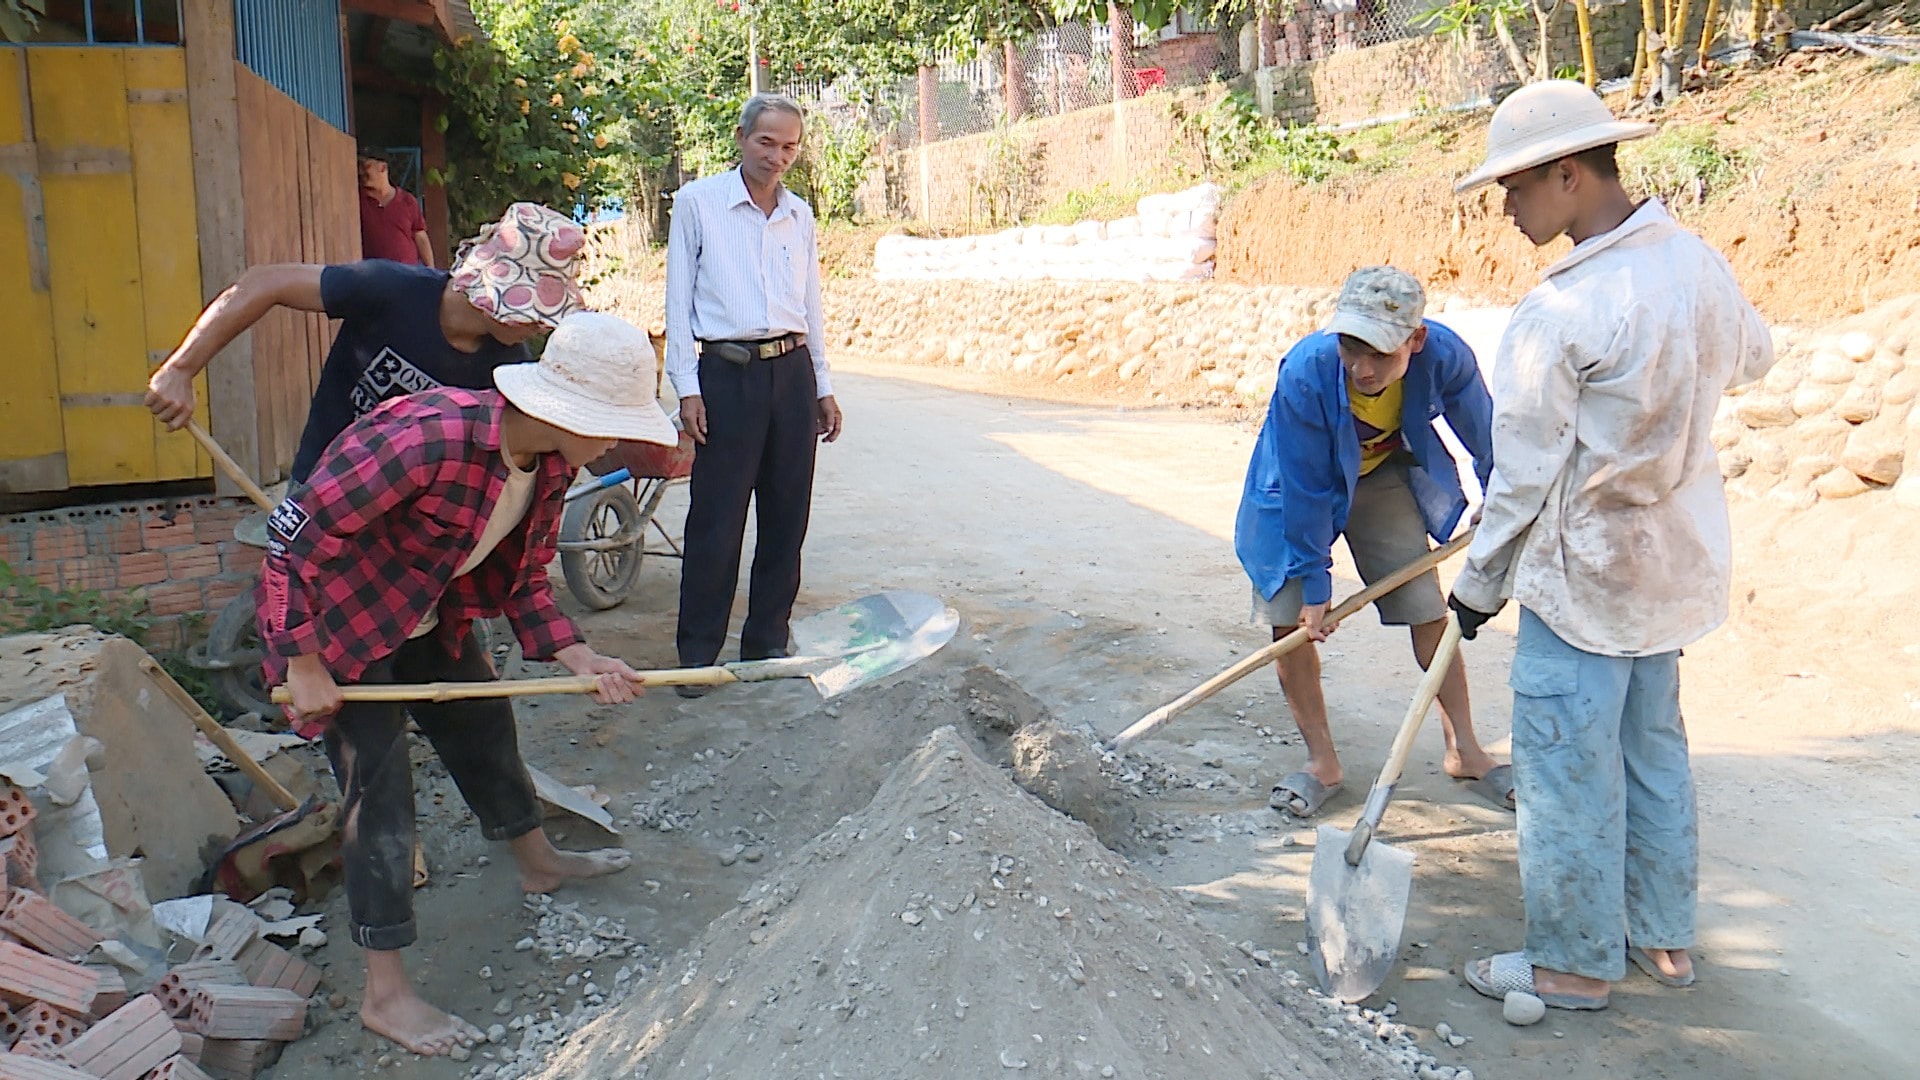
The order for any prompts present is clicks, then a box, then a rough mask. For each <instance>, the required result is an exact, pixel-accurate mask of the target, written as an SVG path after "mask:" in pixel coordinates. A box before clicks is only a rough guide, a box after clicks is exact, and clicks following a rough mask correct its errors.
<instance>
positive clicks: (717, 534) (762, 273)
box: [666, 94, 840, 697]
mask: <svg viewBox="0 0 1920 1080" xmlns="http://www.w3.org/2000/svg"><path fill="white" fill-rule="evenodd" d="M804 130H805V116H804V114H803V113H802V112H801V110H800V106H799V105H798V104H796V103H795V102H794V101H793V100H792V99H791V98H788V97H785V96H784V95H780V94H755V95H754V96H753V97H752V98H750V99H749V100H748V101H747V104H746V107H745V108H744V109H742V110H741V112H740V126H739V128H737V129H736V130H735V132H734V140H735V142H736V143H737V144H738V146H739V149H740V165H739V167H738V168H735V169H730V170H728V171H727V172H724V173H721V174H720V175H718V176H713V177H707V178H705V179H701V180H695V181H694V182H692V183H690V184H687V185H686V186H684V187H682V188H681V189H680V190H679V191H678V192H677V193H676V194H675V195H674V200H673V223H672V227H671V228H670V230H669V232H668V240H667V310H666V322H667V343H666V348H667V356H666V364H667V375H668V377H669V378H670V379H672V381H673V387H674V392H675V393H677V394H678V395H679V396H680V419H681V423H682V426H683V427H684V428H685V429H686V431H687V433H688V434H690V435H691V436H693V441H694V443H695V445H696V449H695V452H694V459H693V477H692V483H691V492H690V498H691V502H690V505H689V506H688V509H687V526H686V560H685V562H684V563H683V564H682V569H681V580H680V626H679V630H678V633H677V635H676V644H677V646H678V648H679V654H680V663H681V664H682V665H684V666H687V667H703V666H706V665H709V664H712V663H714V662H715V661H716V660H718V659H719V657H720V650H721V648H722V646H723V645H725V643H726V638H727V625H728V622H729V620H730V619H731V616H732V612H733V596H734V590H735V589H736V588H737V587H738V585H739V580H740V555H741V548H742V545H743V543H744V540H745V535H746V527H747V504H748V502H749V500H751V501H752V503H753V505H754V509H755V513H756V523H757V527H758V532H757V539H756V541H755V544H754V552H753V570H752V574H751V577H750V580H749V587H748V599H747V619H746V623H745V624H744V625H743V626H742V628H741V631H740V657H741V659H743V660H763V659H766V658H768V657H777V656H785V655H787V652H788V636H787V632H788V623H789V621H790V620H791V618H792V615H793V601H794V597H795V596H797V595H798V594H799V591H800V549H801V546H802V544H803V543H804V542H805V540H806V536H807V518H808V514H809V511H810V509H811V506H812V501H813V467H814V451H815V442H816V440H825V441H826V442H832V441H834V440H835V439H837V438H839V437H840V407H839V405H838V404H836V403H835V401H834V398H833V387H832V384H831V383H830V382H829V380H828V375H827V358H826V352H825V349H824V344H825V340H824V339H825V333H824V330H823V325H822V318H821V312H820V266H819V256H818V253H817V249H816V245H815V241H814V223H813V211H812V209H811V208H810V207H808V206H807V204H806V202H805V201H804V200H802V199H801V198H800V197H799V196H797V195H795V194H794V193H793V192H791V191H789V190H787V188H786V186H785V185H783V184H782V183H781V179H782V177H784V176H785V175H786V173H787V170H788V169H789V168H791V167H792V165H793V162H794V158H795V157H796V156H797V155H798V154H799V152H800V140H801V136H802V134H803V132H804ZM680 692H681V694H682V696H685V697H697V696H699V694H700V692H701V690H700V688H695V687H682V688H681V690H680Z"/></svg>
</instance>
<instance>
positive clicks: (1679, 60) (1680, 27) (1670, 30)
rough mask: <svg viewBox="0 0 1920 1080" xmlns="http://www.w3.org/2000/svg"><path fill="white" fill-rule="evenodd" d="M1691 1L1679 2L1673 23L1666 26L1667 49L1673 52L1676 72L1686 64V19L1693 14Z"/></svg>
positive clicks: (1681, 0)
mask: <svg viewBox="0 0 1920 1080" xmlns="http://www.w3.org/2000/svg"><path fill="white" fill-rule="evenodd" d="M1692 9H1693V0H1680V3H1679V7H1678V8H1676V9H1675V11H1674V16H1673V22H1672V23H1670V24H1668V26H1667V37H1668V38H1669V39H1670V40H1669V41H1668V42H1667V48H1669V49H1672V50H1673V64H1674V70H1676V71H1678V70H1681V69H1683V68H1685V67H1686V64H1687V17H1688V16H1689V15H1692V14H1693V10H1692Z"/></svg>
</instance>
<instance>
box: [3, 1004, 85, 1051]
mask: <svg viewBox="0 0 1920 1080" xmlns="http://www.w3.org/2000/svg"><path fill="white" fill-rule="evenodd" d="M15 1019H17V1020H18V1021H19V1022H20V1037H21V1038H23V1039H41V1040H44V1041H45V1042H47V1043H48V1044H50V1045H52V1046H65V1045H67V1044H68V1043H70V1042H72V1041H73V1040H75V1039H77V1038H79V1037H80V1034H81V1033H82V1032H84V1031H86V1030H87V1025H86V1022H85V1021H83V1020H81V1019H79V1018H78V1017H73V1016H68V1015H67V1014H66V1013H63V1012H61V1011H60V1010H59V1009H56V1008H54V1007H53V1006H51V1005H49V1004H47V1003H46V1002H44V1001H36V1002H34V1003H33V1004H31V1005H29V1006H27V1007H26V1008H24V1009H22V1010H20V1012H19V1013H18V1014H17V1015H16V1016H15Z"/></svg>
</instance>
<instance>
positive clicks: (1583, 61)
mask: <svg viewBox="0 0 1920 1080" xmlns="http://www.w3.org/2000/svg"><path fill="white" fill-rule="evenodd" d="M1573 14H1574V17H1575V18H1576V19H1577V20H1578V21H1579V23H1580V65H1581V68H1582V69H1583V71H1584V72H1585V79H1586V84H1587V89H1589V90H1591V89H1593V88H1594V87H1595V86H1596V85H1598V84H1599V81H1600V77H1599V75H1598V73H1597V72H1596V71H1595V70H1594V69H1595V67H1596V65H1595V63H1594V60H1593V17H1592V15H1591V14H1590V13H1589V12H1588V11H1587V0H1573Z"/></svg>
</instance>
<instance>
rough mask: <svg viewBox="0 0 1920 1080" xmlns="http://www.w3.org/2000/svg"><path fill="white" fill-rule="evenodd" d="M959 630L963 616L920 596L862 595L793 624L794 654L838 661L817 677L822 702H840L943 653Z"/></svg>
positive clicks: (817, 672)
mask: <svg viewBox="0 0 1920 1080" xmlns="http://www.w3.org/2000/svg"><path fill="white" fill-rule="evenodd" d="M959 628H960V614H959V613H958V612H956V611H954V610H953V609H952V608H950V607H948V606H947V605H946V604H945V603H944V602H943V601H942V600H940V598H939V597H936V596H928V595H927V594H925V593H917V592H884V593H877V594H875V595H873V596H863V597H861V598H860V599H858V600H855V601H853V602H851V603H847V604H842V605H840V606H839V607H837V608H831V609H829V610H827V611H822V612H820V613H819V614H817V615H809V616H808V617H806V618H804V619H801V620H799V621H797V622H795V623H794V624H793V644H794V649H795V652H797V653H799V654H801V655H803V656H815V657H838V658H839V659H838V661H837V662H836V663H834V664H832V665H831V666H829V667H826V668H825V669H823V670H820V671H816V672H813V673H812V674H811V675H810V676H809V677H810V678H811V679H812V680H813V686H814V689H816V690H818V691H820V695H821V696H822V697H828V698H833V697H839V696H840V695H841V694H845V693H847V692H848V691H850V690H854V689H857V688H859V687H862V686H865V685H867V684H868V683H871V682H874V681H877V680H879V679H884V678H886V677H887V676H888V675H892V674H893V673H894V672H897V671H900V670H902V669H904V668H906V667H908V666H910V665H912V664H914V663H916V662H917V661H920V660H923V659H925V658H926V657H929V656H932V655H933V654H934V653H936V652H939V651H940V649H941V648H943V647H944V646H945V645H946V644H947V642H949V641H952V640H953V635H954V633H955V631H957V630H958V629H959Z"/></svg>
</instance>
